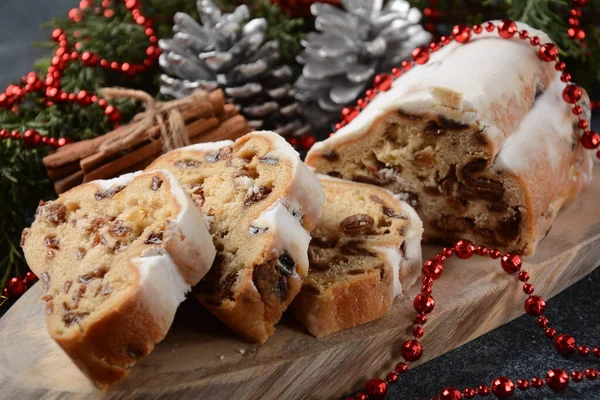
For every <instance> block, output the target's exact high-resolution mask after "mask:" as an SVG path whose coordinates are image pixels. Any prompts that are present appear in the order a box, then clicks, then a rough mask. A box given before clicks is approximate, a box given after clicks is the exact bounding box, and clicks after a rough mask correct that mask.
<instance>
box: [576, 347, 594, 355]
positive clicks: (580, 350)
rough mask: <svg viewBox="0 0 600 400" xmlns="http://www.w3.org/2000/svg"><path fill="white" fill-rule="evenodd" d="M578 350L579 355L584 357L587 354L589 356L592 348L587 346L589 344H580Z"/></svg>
mask: <svg viewBox="0 0 600 400" xmlns="http://www.w3.org/2000/svg"><path fill="white" fill-rule="evenodd" d="M577 352H578V353H579V355H580V356H582V357H587V356H589V355H590V353H591V350H590V348H589V347H587V346H579V347H578V348H577Z"/></svg>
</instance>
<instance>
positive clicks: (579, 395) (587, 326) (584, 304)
mask: <svg viewBox="0 0 600 400" xmlns="http://www.w3.org/2000/svg"><path fill="white" fill-rule="evenodd" d="M1 3H3V4H0V37H2V41H1V42H0V60H1V61H0V87H1V88H4V87H6V85H7V84H9V83H10V82H12V81H14V80H16V79H18V78H19V77H20V76H22V75H24V74H26V73H27V72H29V71H30V70H31V67H32V64H33V61H34V60H35V59H36V58H37V57H40V56H41V55H43V54H45V51H46V50H44V49H37V48H33V47H31V46H30V45H29V43H30V42H31V41H33V40H44V39H45V38H47V36H48V32H43V31H42V30H41V29H40V28H39V26H40V24H41V23H43V22H45V21H47V20H49V19H51V18H52V17H54V16H56V15H61V14H63V13H65V12H66V11H68V10H69V9H70V8H72V7H76V6H77V4H78V1H76V0H18V1H13V0H11V1H9V0H2V2H1ZM595 125H596V124H595ZM534 284H535V282H534ZM3 308H4V309H6V308H5V307H3ZM546 314H547V315H548V318H549V319H550V321H551V324H552V326H554V327H555V328H556V329H557V330H558V332H569V333H572V334H573V335H574V336H575V337H576V338H577V339H578V340H579V341H581V342H582V343H587V344H590V345H600V269H596V271H595V272H594V273H592V274H591V275H589V276H588V277H586V278H584V279H583V280H582V281H580V282H579V283H577V284H575V285H573V286H572V287H571V288H569V289H567V290H566V291H564V292H563V293H561V294H560V295H558V296H556V297H555V298H554V299H552V300H550V301H549V302H548V312H547V313H546ZM0 315H1V313H0ZM425 327H426V326H425ZM425 351H427V349H425ZM588 366H589V367H595V368H600V359H598V358H595V357H593V356H590V357H589V358H588V359H582V358H581V357H579V356H571V357H563V356H560V355H559V354H558V353H556V352H555V351H554V348H553V346H552V341H551V340H550V339H547V338H546V337H545V336H544V334H543V332H542V330H541V329H540V328H538V327H537V326H536V324H535V319H533V318H530V317H528V316H523V317H521V318H518V319H516V320H515V321H513V322H511V323H509V324H507V325H504V326H503V327H501V328H498V329H496V330H494V331H492V332H490V333H488V334H486V335H484V336H482V337H480V338H479V339H477V340H474V341H472V342H470V343H468V344H466V345H464V346H462V347H461V348H459V349H457V350H455V351H453V352H450V353H448V354H446V355H444V356H441V357H438V358H437V359H435V360H433V361H431V362H429V363H427V364H425V365H422V366H420V367H418V368H416V369H415V370H412V371H410V372H408V373H407V374H405V375H403V376H402V377H400V380H399V384H398V385H391V386H390V391H389V395H388V396H387V397H386V398H387V399H428V398H431V397H435V396H436V395H437V394H438V393H439V392H440V391H441V390H442V389H443V388H444V387H446V386H454V387H457V388H461V389H462V388H464V387H470V386H477V385H480V384H484V383H485V384H489V383H490V382H491V381H492V379H493V378H495V377H497V376H501V375H506V376H508V377H510V378H512V379H515V380H516V379H518V378H521V377H528V378H531V377H534V376H542V377H543V376H545V373H546V371H547V370H548V369H549V368H564V369H569V370H572V369H580V370H583V369H585V368H586V367H588ZM332 384H333V383H332ZM559 397H560V398H576V399H600V379H598V380H596V381H584V382H582V383H579V384H571V385H570V387H569V389H568V390H567V391H566V392H563V393H562V394H560V395H556V394H553V393H552V392H551V391H550V390H548V389H547V388H544V389H540V390H538V389H529V391H527V392H526V393H519V395H518V396H517V398H519V399H534V398H535V399H541V398H549V399H552V398H559ZM488 398H493V396H491V395H490V396H489V397H488Z"/></svg>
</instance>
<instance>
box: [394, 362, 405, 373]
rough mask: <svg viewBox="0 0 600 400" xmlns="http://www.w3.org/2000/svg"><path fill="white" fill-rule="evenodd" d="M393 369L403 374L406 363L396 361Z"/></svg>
mask: <svg viewBox="0 0 600 400" xmlns="http://www.w3.org/2000/svg"><path fill="white" fill-rule="evenodd" d="M394 371H396V373H397V374H404V373H406V371H408V365H406V364H405V363H403V362H401V363H398V364H396V368H395V369H394Z"/></svg>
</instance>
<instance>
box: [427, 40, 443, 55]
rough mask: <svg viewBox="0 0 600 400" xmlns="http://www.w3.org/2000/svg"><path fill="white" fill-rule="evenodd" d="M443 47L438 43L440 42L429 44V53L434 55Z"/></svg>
mask: <svg viewBox="0 0 600 400" xmlns="http://www.w3.org/2000/svg"><path fill="white" fill-rule="evenodd" d="M441 47H442V45H441V44H440V43H438V42H431V43H429V51H431V52H432V53H435V52H436V51H438V50H439V49H440V48H441Z"/></svg>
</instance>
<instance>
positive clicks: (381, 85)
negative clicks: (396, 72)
mask: <svg viewBox="0 0 600 400" xmlns="http://www.w3.org/2000/svg"><path fill="white" fill-rule="evenodd" d="M373 84H374V87H375V89H377V90H379V91H380V92H385V91H387V90H389V89H390V88H391V87H392V77H391V76H390V75H388V74H379V75H377V76H376V77H375V79H373Z"/></svg>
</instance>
